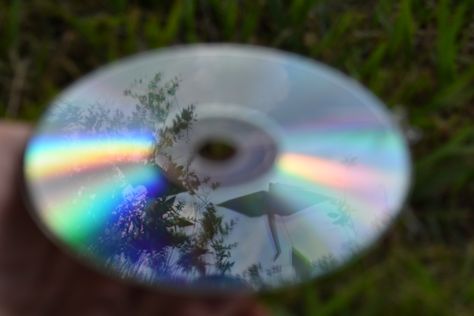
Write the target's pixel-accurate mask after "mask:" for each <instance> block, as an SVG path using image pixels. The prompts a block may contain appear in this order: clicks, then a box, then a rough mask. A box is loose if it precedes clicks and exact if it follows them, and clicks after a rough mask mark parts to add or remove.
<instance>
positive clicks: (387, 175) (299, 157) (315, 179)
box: [277, 153, 396, 190]
mask: <svg viewBox="0 0 474 316" xmlns="http://www.w3.org/2000/svg"><path fill="white" fill-rule="evenodd" d="M277 168H278V170H279V171H280V172H282V173H283V174H285V175H288V176H291V177H296V178H299V179H302V180H306V181H308V182H311V183H317V184H320V185H322V186H325V187H330V188H334V189H337V190H344V189H350V188H358V187H370V186H371V184H373V183H393V182H394V180H396V174H395V173H393V172H387V171H383V170H379V169H375V168H369V167H367V166H362V165H355V166H351V167H350V170H349V169H348V167H347V166H346V165H344V164H343V163H341V162H336V161H330V160H326V159H321V158H317V157H312V156H307V155H303V154H297V153H284V154H282V155H281V156H280V157H279V159H278V161H277Z"/></svg>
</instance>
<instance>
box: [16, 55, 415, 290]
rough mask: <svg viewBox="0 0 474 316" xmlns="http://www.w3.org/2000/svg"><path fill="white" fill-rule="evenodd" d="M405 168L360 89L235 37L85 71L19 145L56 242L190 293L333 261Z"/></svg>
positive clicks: (310, 272) (271, 279)
mask: <svg viewBox="0 0 474 316" xmlns="http://www.w3.org/2000/svg"><path fill="white" fill-rule="evenodd" d="M203 144H205V145H203ZM203 148H204V149H203ZM213 155H214V156H213ZM409 168H410V164H409V158H408V154H407V149H406V147H405V144H404V142H403V140H402V138H401V136H400V134H399V132H398V130H397V129H396V128H395V127H394V126H393V125H392V123H391V121H390V120H389V118H388V115H387V113H386V112H384V110H383V108H382V107H381V105H380V104H379V103H378V101H376V100H375V99H374V98H373V97H372V96H371V95H370V94H369V93H368V92H366V91H365V90H364V89H363V88H361V87H359V86H357V85H356V84H354V83H353V82H352V81H350V80H349V79H347V78H345V77H343V76H342V75H339V74H337V73H335V72H333V71H332V70H330V69H328V68H326V67H324V66H321V65H318V64H314V63H310V62H308V61H305V60H302V59H299V58H297V57H294V56H287V55H285V54H281V53H277V52H273V51H266V50H261V49H255V48H248V47H246V48H242V47H236V46H206V47H194V48H187V49H174V50H168V51H161V52H158V53H150V54H147V55H141V56H139V57H135V58H132V59H128V60H125V61H124V62H122V63H118V64H115V65H112V66H110V67H107V68H105V69H103V70H101V71H99V72H98V73H96V74H94V75H93V76H91V77H89V78H88V79H87V80H83V81H81V82H79V83H78V84H76V85H74V86H72V87H71V88H70V89H68V90H67V91H66V92H65V93H63V94H62V95H61V96H60V97H59V98H58V99H57V100H56V101H55V102H54V103H53V104H52V105H51V108H50V110H49V112H48V113H47V114H46V115H45V117H44V119H43V120H42V121H41V122H40V124H39V127H38V130H37V133H36V135H35V136H34V137H33V138H32V139H31V141H30V143H29V146H28V148H27V151H26V154H25V175H26V179H27V187H28V189H29V193H30V196H31V199H32V201H33V205H34V206H35V215H36V216H37V218H38V219H39V222H40V223H41V225H42V226H44V227H45V228H46V229H47V230H48V231H49V232H51V235H52V236H53V237H54V239H55V240H56V241H58V242H60V243H61V244H62V245H65V246H66V247H69V248H70V249H71V250H72V251H73V252H75V253H76V254H77V255H78V256H80V257H81V258H84V260H88V261H89V263H92V264H94V265H95V266H97V267H99V268H101V269H107V270H109V271H112V272H114V273H115V274H116V275H117V276H119V277H121V278H128V279H132V280H135V281H139V282H142V283H146V284H151V285H154V286H158V287H168V288H178V289H184V290H199V291H201V290H208V291H218V290H219V291H222V290H224V291H225V290H229V291H242V290H243V291H249V290H250V291H254V290H255V291H260V290H268V289H274V288H279V287H284V286H287V285H290V284H295V283H299V282H302V281H307V280H309V279H310V278H313V277H316V276H318V275H321V274H325V273H328V272H329V271H332V270H333V269H334V268H337V267H339V266H340V265H342V264H343V263H345V262H347V261H348V260H350V259H351V258H353V257H354V256H355V255H357V254H358V253H360V251H362V250H364V249H366V248H367V247H368V246H370V245H371V244H372V243H373V242H374V241H375V240H376V238H377V237H379V235H380V234H381V233H382V232H383V231H384V230H385V229H386V227H387V226H388V224H389V223H390V222H391V220H392V219H393V217H394V216H395V215H396V214H397V212H398V210H399V208H400V206H401V203H402V201H403V198H404V196H405V194H406V190H407V186H408V181H409V179H408V178H409V171H410V170H409Z"/></svg>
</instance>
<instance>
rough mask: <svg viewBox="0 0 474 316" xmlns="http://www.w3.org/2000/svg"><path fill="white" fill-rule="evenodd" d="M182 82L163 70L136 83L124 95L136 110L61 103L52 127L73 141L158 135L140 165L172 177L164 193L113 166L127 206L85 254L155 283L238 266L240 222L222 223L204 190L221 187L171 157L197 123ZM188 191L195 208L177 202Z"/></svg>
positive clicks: (118, 210)
mask: <svg viewBox="0 0 474 316" xmlns="http://www.w3.org/2000/svg"><path fill="white" fill-rule="evenodd" d="M179 85H180V80H179V79H178V78H174V79H172V80H169V81H166V82H164V81H163V79H162V76H161V74H160V73H158V74H156V75H155V76H154V77H153V78H152V79H151V80H149V81H145V80H143V79H138V80H135V81H134V82H133V83H132V85H131V86H130V88H129V89H125V90H124V96H125V97H127V98H128V99H130V101H131V104H132V107H133V108H131V109H128V108H127V109H117V108H116V109H114V106H108V105H107V104H101V103H96V104H92V105H89V106H87V107H84V106H81V105H75V102H64V103H63V104H61V105H60V106H56V110H55V112H54V113H53V115H51V116H50V122H48V123H49V124H51V125H50V126H52V127H53V128H54V129H55V130H57V129H58V128H59V130H61V131H62V132H64V133H65V134H67V135H69V137H70V139H71V141H74V139H75V138H76V137H79V136H82V137H83V136H84V135H89V136H95V137H99V138H101V139H104V138H107V137H114V136H124V137H130V136H133V135H134V134H137V133H140V134H143V133H146V134H148V135H151V136H152V137H153V139H154V141H153V151H152V153H153V154H152V155H150V157H148V158H147V159H146V160H144V161H141V162H139V163H141V164H144V165H147V166H149V167H153V168H156V169H157V170H159V171H160V173H161V174H170V175H172V177H170V179H167V183H166V192H158V191H156V190H155V192H153V190H151V189H150V188H149V187H146V186H144V185H141V184H139V183H138V184H137V183H130V182H129V181H128V180H127V178H126V176H125V175H124V173H123V172H122V170H121V168H120V166H117V165H115V164H114V163H113V162H111V164H110V166H109V168H110V170H112V172H111V173H109V174H108V176H110V177H111V178H112V179H111V180H113V181H110V183H112V184H113V183H116V184H118V185H120V186H121V187H122V197H120V199H121V201H120V203H119V204H118V207H116V208H115V209H114V210H113V211H112V214H111V216H110V217H109V218H108V220H107V221H106V222H105V223H104V225H103V229H102V233H100V234H99V235H98V236H97V237H95V238H93V239H92V240H90V241H89V245H90V246H89V247H88V250H87V251H89V252H92V254H93V255H96V256H97V257H106V258H110V259H109V260H108V265H109V266H110V267H111V268H112V269H117V267H118V269H119V270H120V271H119V272H120V273H121V274H122V275H123V276H128V277H133V278H137V277H138V278H141V279H143V280H144V281H150V282H151V281H153V280H154V279H156V278H159V279H160V280H167V279H168V280H170V281H171V280H173V282H176V279H178V280H182V281H184V282H186V281H191V280H196V279H200V278H203V277H205V276H208V275H224V274H226V273H229V272H230V270H231V268H232V266H233V265H234V262H233V261H232V260H231V250H232V248H234V247H235V246H236V244H234V243H227V242H226V236H228V235H229V234H230V232H231V231H232V229H233V227H234V225H235V221H233V220H224V218H223V217H222V216H221V215H219V214H218V212H217V210H216V208H215V206H214V205H213V204H212V203H211V202H209V201H208V200H207V194H206V192H209V190H214V189H216V188H217V187H218V186H219V184H218V183H215V182H212V181H211V179H210V178H204V179H202V178H200V177H199V176H198V175H196V174H195V173H194V172H193V171H191V170H189V166H187V165H182V164H179V163H178V162H177V161H175V160H173V159H172V155H171V154H170V150H172V148H173V146H175V144H176V143H177V142H183V141H184V142H185V141H186V136H187V134H188V133H190V132H191V130H192V125H193V122H195V120H196V117H195V113H194V110H195V108H194V105H192V104H191V105H188V106H185V107H180V106H179V105H178V104H177V99H176V92H177V90H178V89H179ZM171 178H172V179H171ZM86 182H87V181H86ZM87 190H88V188H83V190H82V191H81V192H80V194H88V193H89V194H93V192H92V191H91V192H88V193H87V192H86V191H87ZM91 190H92V189H91ZM183 192H188V193H189V195H190V196H191V197H192V203H191V204H192V205H193V209H192V210H189V204H190V203H189V201H188V203H186V202H185V201H184V200H183V199H181V198H179V196H178V195H179V194H180V193H183Z"/></svg>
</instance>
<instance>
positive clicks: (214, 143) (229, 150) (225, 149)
mask: <svg viewBox="0 0 474 316" xmlns="http://www.w3.org/2000/svg"><path fill="white" fill-rule="evenodd" d="M198 153H199V155H200V156H201V157H202V158H204V159H207V160H211V161H214V162H224V161H227V160H230V159H231V158H232V157H234V156H235V154H236V153H237V148H236V147H235V145H234V144H232V143H231V142H230V141H228V140H226V139H218V138H216V139H208V140H206V141H205V142H203V143H202V144H201V145H200V146H199V147H198Z"/></svg>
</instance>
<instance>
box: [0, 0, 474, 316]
mask: <svg viewBox="0 0 474 316" xmlns="http://www.w3.org/2000/svg"><path fill="white" fill-rule="evenodd" d="M473 17H474V1H473V0H458V1H455V0H438V1H434V0H380V1H372V0H369V1H356V0H345V1H340V0H295V1H278V0H266V1H265V0H257V1H219V0H209V1H191V0H183V1H173V2H166V3H165V2H161V1H152V0H148V1H130V2H127V1H124V0H115V1H103V2H100V3H99V2H98V1H92V0H82V1H42V0H30V1H19V0H13V1H6V2H5V1H3V0H1V1H0V113H1V114H0V115H1V116H3V117H7V118H11V119H22V120H28V121H33V122H34V121H35V120H36V119H37V118H38V117H39V116H40V115H41V113H42V112H43V111H44V109H45V107H46V106H47V104H48V102H49V101H50V100H51V99H52V98H53V97H54V96H55V95H56V94H57V93H58V92H59V91H61V90H62V89H63V88H64V87H65V86H67V85H68V84H69V83H71V82H72V81H73V80H75V79H77V78H78V77H80V76H81V75H83V74H85V73H87V72H88V71H91V70H93V69H95V68H96V67H98V66H101V65H103V64H105V63H107V62H110V61H112V60H115V59H117V58H120V57H122V56H127V55H130V54H132V53H135V52H138V51H143V50H147V49H152V48H157V47H163V46H169V45H173V44H180V43H194V42H238V43H250V44H257V45H264V46H271V47H276V48H279V49H283V50H287V51H292V52H296V53H299V54H302V55H305V56H308V57H310V58H314V59H317V60H320V61H323V62H325V63H327V64H330V65H332V66H334V67H336V68H338V69H340V70H342V71H343V72H345V73H347V74H348V75H350V76H352V77H354V78H355V79H357V80H359V81H361V82H362V83H363V84H364V85H366V86H367V87H368V88H369V89H371V90H372V91H373V92H374V93H375V94H376V95H377V96H378V97H379V98H380V99H382V100H383V101H384V102H385V103H386V104H387V105H388V106H389V107H391V108H394V109H398V110H401V111H403V112H404V113H405V115H406V122H408V124H409V125H411V126H412V127H413V128H416V129H418V130H419V131H421V133H422V136H423V138H422V140H421V141H419V142H418V143H416V144H414V145H413V147H412V150H413V158H414V161H415V170H414V176H415V178H414V183H413V188H412V192H411V195H410V199H409V201H408V203H407V205H406V208H405V211H404V212H403V214H402V215H401V217H400V219H399V220H398V221H397V223H396V224H395V226H394V227H393V229H392V230H391V231H390V232H389V233H388V234H386V236H385V237H384V239H383V240H382V241H381V242H380V243H379V244H378V245H377V246H376V247H374V248H373V249H372V250H371V251H369V252H368V254H367V255H366V256H363V257H362V258H360V259H359V260H356V261H355V262H353V263H351V264H349V265H348V266H346V267H345V268H344V269H342V270H340V271H338V272H336V273H334V274H332V275H330V276H328V277H325V278H323V279H320V280H316V281H314V282H311V283H308V284H306V285H303V286H301V287H298V288H293V289H289V290H285V291H280V292H277V293H271V294H266V295H262V296H261V297H260V299H261V300H262V301H264V302H265V303H266V304H267V305H268V306H269V307H270V308H271V310H272V311H273V313H274V314H275V315H382V314H383V315H473V314H474V209H473V208H474V184H473V183H474V181H473V180H474V18H473Z"/></svg>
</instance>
